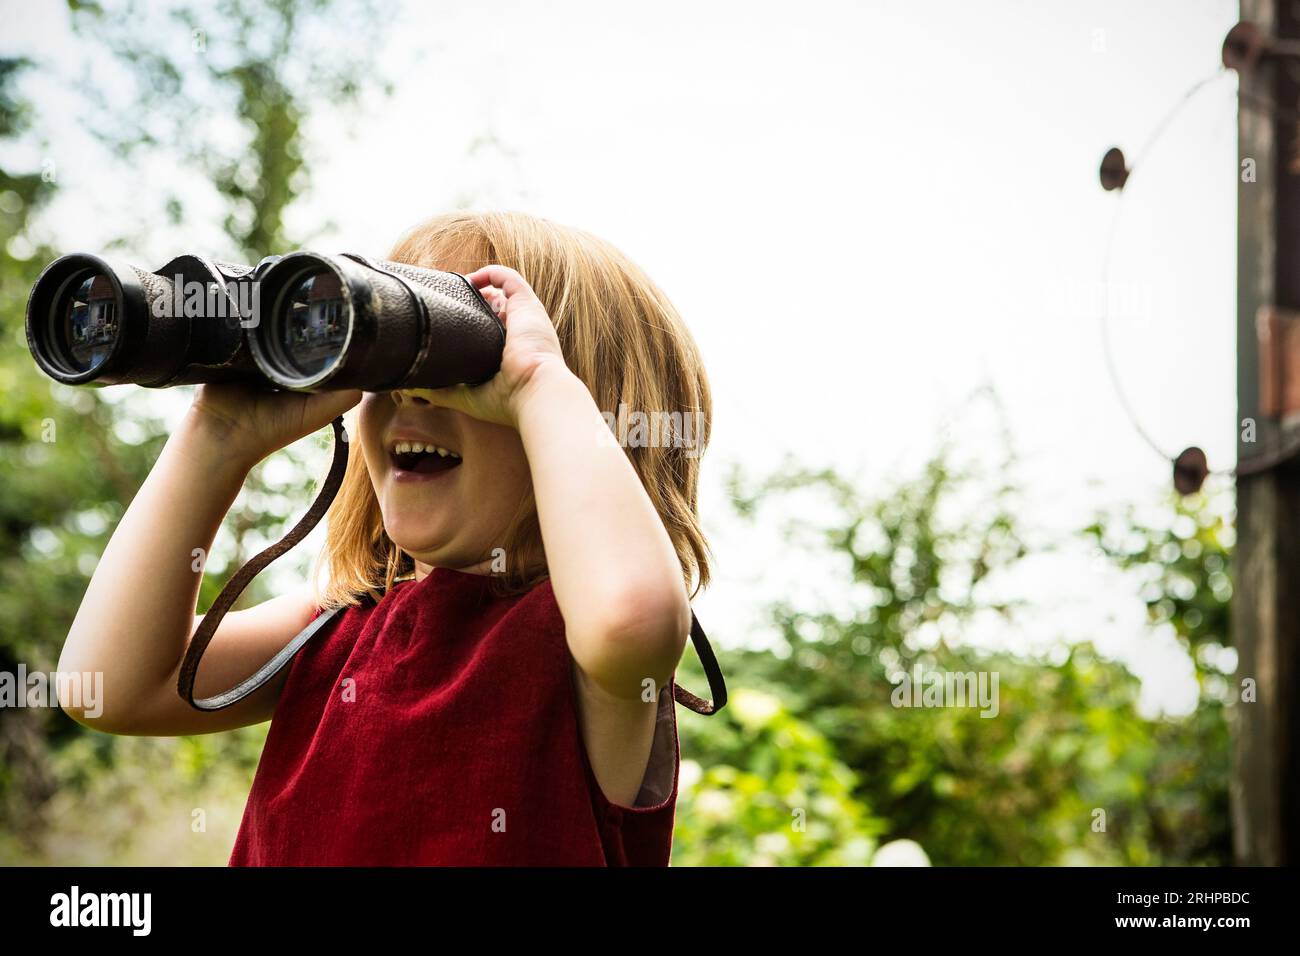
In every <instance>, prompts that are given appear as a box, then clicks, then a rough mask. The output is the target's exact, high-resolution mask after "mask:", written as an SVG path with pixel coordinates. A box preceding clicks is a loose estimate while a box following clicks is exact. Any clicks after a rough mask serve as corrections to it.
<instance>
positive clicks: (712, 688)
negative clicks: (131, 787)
mask: <svg viewBox="0 0 1300 956" xmlns="http://www.w3.org/2000/svg"><path fill="white" fill-rule="evenodd" d="M331 425H333V427H334V460H333V461H332V462H331V463H330V470H329V474H328V475H326V477H325V483H324V484H323V485H322V486H321V490H320V492H319V493H318V494H317V495H316V500H315V501H313V502H312V503H311V507H310V508H308V509H307V513H306V514H305V515H303V516H302V519H301V520H299V522H298V523H297V524H296V525H294V526H293V529H292V530H290V532H289V533H288V534H286V535H285V536H284V537H283V538H281V539H280V540H279V541H277V542H276V543H275V544H273V545H271V546H270V547H269V548H267V549H266V550H265V551H262V552H260V553H259V554H257V555H256V556H254V557H253V558H251V559H249V561H248V563H247V564H245V565H244V566H243V567H242V568H240V569H239V570H238V571H237V572H236V573H235V576H234V577H232V578H231V579H230V580H229V581H228V582H226V586H225V587H224V588H222V589H221V593H220V594H218V595H217V599H216V600H215V601H213V602H212V607H210V608H208V613H207V614H205V615H204V616H203V620H202V621H200V622H199V626H198V629H197V630H195V632H194V637H192V638H191V639H190V643H189V646H188V647H186V648H185V659H184V660H183V661H182V662H181V670H180V677H179V678H178V679H177V681H176V690H177V692H178V693H179V694H180V695H181V699H182V700H184V701H185V702H186V703H187V704H189V705H190V706H191V707H193V708H194V709H195V710H208V711H211V710H223V709H224V708H226V707H229V706H230V705H231V704H234V703H237V702H238V701H241V700H243V699H244V698H245V697H247V696H248V695H249V694H251V693H253V691H255V690H257V689H258V688H259V687H261V686H262V685H263V684H265V683H266V682H267V681H269V680H270V679H271V678H272V677H274V676H275V675H276V674H277V673H279V671H280V669H281V668H283V667H284V665H285V664H287V663H289V661H291V660H292V659H293V656H294V655H295V654H297V653H298V651H300V650H301V649H302V646H303V645H304V644H306V643H307V642H308V641H309V640H311V639H312V638H313V637H315V636H316V635H317V634H318V633H319V632H320V631H321V630H323V629H325V625H326V624H328V623H330V622H332V621H334V620H336V619H337V617H338V615H339V612H341V611H343V610H345V608H343V607H334V608H329V609H328V610H325V611H322V612H321V613H320V614H319V615H317V616H316V618H315V619H314V620H312V622H311V623H310V624H308V625H307V626H306V627H305V628H303V629H302V630H301V631H299V632H298V634H297V635H295V636H294V638H293V640H291V641H290V642H289V643H288V644H286V645H285V646H284V647H283V648H281V649H280V651H279V653H277V654H276V655H275V656H274V657H272V658H271V659H270V660H269V661H267V662H266V663H265V664H263V665H262V666H261V667H259V668H258V669H257V672H256V673H254V674H253V675H252V676H251V677H249V678H247V679H246V680H243V681H241V682H240V683H238V684H236V685H235V686H234V687H232V688H230V689H229V690H226V691H222V692H221V693H220V694H215V695H213V696H212V697H200V698H197V699H196V698H195V697H194V681H195V679H196V678H197V677H198V673H199V662H200V661H201V660H202V659H203V652H204V651H206V650H207V649H208V644H210V643H211V642H212V636H213V635H214V634H215V633H216V631H217V626H218V625H219V624H220V623H221V619H222V618H223V617H225V616H226V612H227V611H229V610H230V607H231V605H232V604H234V603H235V601H236V599H237V598H238V597H239V595H240V594H242V593H243V591H244V588H246V587H248V584H249V582H250V581H252V580H253V578H255V577H257V575H258V574H259V573H261V572H262V570H263V569H265V568H266V566H267V565H268V564H270V563H271V562H272V561H274V560H275V559H276V558H278V557H280V556H281V555H283V554H285V553H286V552H288V551H289V550H290V549H292V548H293V547H294V546H295V545H296V544H298V542H299V541H301V540H302V539H303V538H305V537H306V536H307V535H308V534H309V533H310V532H311V530H312V529H313V528H314V527H316V525H317V524H319V523H320V519H321V518H323V517H324V516H325V512H326V510H327V509H328V508H329V506H330V504H331V503H332V502H333V501H334V496H335V495H336V494H337V493H338V490H339V486H340V485H341V484H342V483H343V472H344V471H345V470H346V469H347V464H348V451H347V442H348V435H347V432H346V431H344V430H343V417H342V416H339V417H338V418H336V419H334V421H333V422H331ZM691 644H692V645H694V647H695V653H696V654H697V655H698V656H699V658H700V664H701V666H703V668H704V674H705V676H706V677H707V678H708V681H709V693H710V694H712V695H713V699H712V700H704V699H703V698H700V697H696V696H695V695H694V694H692V693H691V692H690V691H688V690H687V689H686V688H684V687H681V686H680V685H674V697H675V698H676V700H677V702H678V703H679V704H681V705H682V706H684V707H687V708H689V709H690V710H693V711H695V713H697V714H703V715H705V716H706V717H707V716H711V715H713V714H716V713H717V712H718V711H719V710H721V709H722V708H723V707H724V706H726V703H727V685H726V682H725V681H724V680H723V678H722V669H721V668H720V667H719V666H718V659H717V657H715V656H714V654H713V648H712V647H710V646H709V639H708V638H707V637H706V636H705V634H704V628H702V627H700V622H699V621H698V620H697V619H696V617H695V612H694V611H691Z"/></svg>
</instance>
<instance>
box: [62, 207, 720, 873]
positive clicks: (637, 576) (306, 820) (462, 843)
mask: <svg viewBox="0 0 1300 956" xmlns="http://www.w3.org/2000/svg"><path fill="white" fill-rule="evenodd" d="M389 258H390V259H392V260H394V261H400V262H406V263H410V264H412V265H416V266H423V267H426V268H433V269H441V270H444V271H452V272H460V273H462V274H464V275H466V276H467V277H468V278H469V280H470V281H471V282H472V283H473V284H474V286H475V287H476V288H478V289H479V290H480V291H481V292H482V293H483V295H484V297H485V299H486V300H487V301H488V302H489V303H490V304H492V306H493V307H494V308H495V309H496V310H497V312H498V315H499V317H500V318H501V319H502V321H503V323H504V324H505V327H506V341H505V349H504V353H503V358H502V363H501V369H500V371H499V373H498V374H497V375H496V376H495V377H494V378H492V379H491V380H490V381H488V382H486V383H485V384H482V385H478V386H472V387H471V386H464V385H462V386H455V387H452V388H446V389H437V390H427V389H410V390H402V391H394V392H380V393H364V394H362V393H360V392H346V393H339V392H334V393H328V392H327V393H320V394H315V395H307V394H293V393H271V392H268V391H265V390H257V389H252V388H245V387H243V386H235V385H225V386H213V385H208V386H201V387H200V388H199V390H198V394H197V396H196V398H195V400H194V403H193V405H192V407H191V409H190V410H189V412H188V413H187V416H186V418H185V419H184V421H183V423H182V424H181V426H180V427H179V428H178V429H177V430H176V431H175V432H174V433H173V434H172V435H171V436H170V438H169V440H168V442H167V444H166V446H165V447H164V449H163V452H162V454H161V455H160V457H159V460H158V462H157V463H156V465H155V466H154V469H153V471H152V472H151V473H150V475H149V477H148V479H147V480H146V481H145V483H144V485H143V486H142V487H141V489H140V492H139V494H138V495H137V496H136V498H135V500H134V501H133V502H132V503H131V506H130V508H129V509H128V510H127V512H126V514H125V515H124V516H123V518H122V520H121V522H120V524H119V525H118V527H117V529H116V531H115V532H114V534H113V537H112V539H111V540H110V542H109V544H108V547H107V549H106V550H105V552H104V555H103V558H102V560H101V561H100V562H99V565H98V567H97V569H96V571H95V574H94V576H93V578H92V580H91V582H90V586H89V588H88V589H87V592H86V596H85V598H84V600H83V601H82V604H81V607H80V609H79V611H78V613H77V617H76V619H75V621H74V623H73V626H72V630H71V632H70V633H69V635H68V639H67V642H66V644H65V645H64V648H63V654H62V657H61V659H60V662H59V669H60V670H68V671H78V672H84V671H100V672H102V673H103V675H104V693H103V709H102V714H101V715H100V716H99V717H98V718H91V717H89V716H87V715H86V714H85V713H84V711H83V712H79V711H77V710H76V709H75V708H69V710H68V712H69V713H70V714H71V715H72V716H73V717H74V718H75V719H77V720H78V721H80V722H81V723H83V724H85V725H86V726H88V727H93V728H95V729H98V730H103V731H107V732H109V733H119V734H149V735H173V734H195V733H210V732H214V731H221V730H228V729H230V728H233V727H239V726H243V725H247V724H254V723H258V722H260V721H264V720H267V719H269V718H272V717H273V718H274V719H273V720H272V723H271V728H270V731H269V733H268V736H267V741H266V748H265V750H264V752H263V754H262V759H261V762H260V764H259V766H258V770H257V776H256V779H255V780H254V783H253V788H252V792H251V794H250V795H249V799H248V804H247V807H246V808H245V812H244V818H243V822H242V824H241V827H240V830H239V834H238V837H237V839H236V843H235V847H234V851H233V853H232V855H231V858H230V863H231V864H232V865H424V864H436V865H628V864H630V865H667V863H668V859H669V851H670V848H671V843H672V824H673V814H674V807H675V802H676V798H677V786H678V770H679V763H680V757H679V751H678V741H677V725H676V714H675V707H674V699H673V692H674V686H675V685H674V681H673V678H674V673H675V670H676V667H677V664H678V662H679V660H680V658H681V654H682V651H683V649H684V646H685V642H686V638H687V635H688V633H689V631H690V627H691V614H690V605H689V600H690V598H691V597H692V596H693V595H694V593H695V592H696V591H698V590H699V588H700V587H702V586H704V585H705V584H706V583H707V582H708V578H709V569H708V557H707V546H706V544H705V540H704V537H703V535H702V533H701V529H700V524H699V519H698V516H697V500H696V489H697V483H698V475H699V471H698V469H699V454H700V452H701V451H702V449H703V446H704V444H705V443H706V442H707V439H708V423H709V418H710V414H711V401H710V395H709V386H708V381H707V379H706V377H705V374H704V369H703V367H702V365H701V361H700V356H699V353H698V351H697V349H696V346H695V344H694V342H693V340H692V339H691V336H690V334H689V333H688V331H687V330H686V327H685V325H684V324H683V322H682V320H681V318H680V316H679V315H678V313H677V312H676V310H675V309H674V308H673V306H672V304H671V303H670V302H669V301H668V299H667V298H666V297H665V296H664V294H663V293H662V292H661V291H660V290H659V289H658V288H657V287H656V286H655V284H654V283H653V282H652V281H651V280H650V279H649V278H648V277H647V276H646V274H645V273H644V272H642V271H641V270H640V269H639V268H638V267H637V266H636V265H634V264H633V263H632V262H631V261H629V260H628V259H627V258H626V257H625V256H624V255H622V254H621V253H620V252H618V251H617V250H616V249H614V248H613V247H611V246H610V245H609V244H608V243H605V242H603V241H601V240H599V239H597V238H595V237H593V236H591V235H590V234H588V233H586V232H583V231H580V230H577V229H572V228H568V227H564V226H560V225H557V224H555V223H552V222H549V221H547V220H543V219H539V218H535V217H531V216H527V215H523V214H518V213H483V214H473V213H452V214H448V215H443V216H439V217H436V218H434V219H432V220H431V221H429V222H427V223H425V224H424V225H422V226H420V227H418V228H417V229H415V230H414V231H412V232H411V233H410V234H409V235H408V236H406V237H405V238H404V239H403V240H402V241H401V242H399V243H398V245H397V247H396V248H395V249H393V251H392V253H391V255H390V256H389ZM354 406H356V411H355V417H354V419H353V420H352V421H350V422H349V428H348V432H349V435H350V436H351V441H350V442H349V446H348V464H347V471H346V475H345V477H344V481H343V486H342V488H341V490H340V492H339V495H338V497H337V498H336V499H335V501H334V503H333V505H332V506H331V508H330V510H329V512H328V514H327V521H328V528H327V538H326V544H325V549H324V553H323V555H322V558H323V561H322V562H321V565H322V566H323V567H324V568H325V569H327V570H328V580H327V583H326V585H325V586H324V587H323V588H320V587H318V586H315V585H307V586H304V587H303V588H302V589H301V590H300V591H297V592H295V593H290V594H285V595H282V596H280V597H277V598H274V599H272V600H269V601H266V602H265V603H263V604H260V605H258V606H256V607H253V608H249V609H246V610H242V611H238V612H233V613H231V614H228V615H227V616H226V617H225V618H224V619H223V620H222V621H221V623H220V625H219V627H218V628H217V631H216V634H215V636H214V638H213V640H212V643H211V645H210V646H209V648H208V650H207V654H206V657H205V658H204V666H203V667H202V668H201V672H200V674H199V678H198V682H197V685H196V688H195V693H196V694H197V695H198V696H205V695H208V694H212V693H216V692H219V691H222V690H225V689H226V688H228V687H231V686H232V685H234V684H236V683H238V682H239V681H241V680H243V679H244V678H246V677H247V676H248V675H250V674H251V673H252V672H253V671H255V670H256V669H257V668H258V667H259V666H260V665H261V664H262V663H263V662H265V661H267V660H269V659H270V658H271V657H272V656H273V655H274V654H275V653H276V652H277V651H278V650H280V649H281V648H282V647H284V646H285V645H286V644H287V643H288V642H289V640H290V639H291V638H292V637H293V636H294V635H296V634H297V633H298V632H299V631H300V630H302V629H303V628H304V627H305V626H306V625H307V624H308V623H310V622H311V621H312V620H313V619H314V618H315V617H316V616H317V615H318V614H319V613H321V611H322V610H324V609H326V608H333V607H339V606H345V607H346V609H345V610H344V611H342V612H341V613H340V614H339V616H338V618H337V619H336V620H335V622H334V623H333V625H332V626H331V628H330V629H329V630H328V631H326V632H323V633H322V634H321V635H318V636H316V637H314V638H313V639H312V640H311V641H309V642H308V643H307V644H306V645H305V647H304V648H303V649H302V650H301V651H300V652H299V653H298V655H297V657H296V658H295V659H294V660H293V662H292V665H291V666H290V667H287V668H284V669H283V670H282V671H281V672H280V673H279V674H277V675H276V677H275V678H274V679H273V680H271V681H269V682H268V683H267V684H266V685H265V686H263V687H261V688H260V689H259V690H257V691H256V692H254V693H253V694H251V695H249V696H248V697H246V698H245V699H243V700H241V701H240V702H238V703H237V704H234V705H233V706H230V707H228V708H226V709H224V710H218V711H212V712H202V711H198V710H195V709H193V708H191V707H190V706H189V705H188V704H187V703H186V702H185V701H183V700H182V699H181V698H180V697H179V695H178V694H177V690H176V683H177V675H178V669H179V667H180V662H181V659H182V656H183V653H184V651H185V648H186V645H187V642H188V640H189V638H190V636H191V635H192V634H193V633H194V630H195V628H196V626H197V623H198V620H197V619H196V618H195V617H194V611H195V604H196V600H197V593H198V586H199V581H200V578H201V577H202V573H201V571H199V573H196V572H195V559H194V557H193V555H194V554H195V551H194V549H196V548H201V549H203V550H202V553H204V554H206V553H207V550H208V549H209V548H210V546H211V543H212V539H213V537H214V535H215V533H216V531H217V529H218V527H219V525H220V523H221V520H222V518H223V516H224V515H225V514H226V512H227V511H228V510H229V508H230V506H231V504H232V503H233V501H234V499H235V496H236V494H237V493H238V491H239V489H240V486H241V485H242V483H243V481H244V479H245V477H246V476H247V474H248V471H249V469H250V468H251V467H252V466H253V465H254V464H256V463H257V462H258V461H260V460H261V459H262V458H264V457H265V456H267V455H268V454H270V453H271V452H273V451H275V450H276V449H278V448H281V447H283V446H284V445H287V444H289V443H290V442H292V441H295V440H297V439H299V438H301V437H303V436H305V435H308V434H310V433H312V432H314V431H316V430H317V429H319V428H321V427H323V426H325V425H326V424H328V423H329V422H330V420H331V419H333V418H334V417H335V416H337V415H339V414H341V413H343V412H344V411H345V410H348V409H350V408H353V407H354ZM620 406H626V408H627V409H631V410H634V411H636V410H639V411H642V412H645V413H647V414H651V413H654V414H659V413H673V412H680V413H681V414H682V415H687V416H690V417H691V420H692V421H693V422H698V423H701V424H699V425H698V426H697V427H696V428H695V429H694V432H693V435H692V436H691V438H692V440H691V441H690V442H677V441H658V442H652V443H628V444H635V445H637V447H622V445H621V444H620V442H619V441H617V440H616V438H615V435H614V433H613V432H611V430H610V427H609V425H608V422H607V419H606V418H603V417H602V415H601V412H602V411H606V412H612V413H615V414H617V413H618V411H619V409H620ZM318 570H319V568H318ZM317 580H319V577H318V578H317Z"/></svg>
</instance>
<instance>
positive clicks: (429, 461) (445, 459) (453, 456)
mask: <svg viewBox="0 0 1300 956" xmlns="http://www.w3.org/2000/svg"><path fill="white" fill-rule="evenodd" d="M388 457H389V460H390V461H392V463H393V467H395V468H396V469H397V470H398V471H399V472H409V473H411V474H416V475H436V474H439V473H440V472H444V471H451V470H452V469H453V468H457V467H459V466H460V461H461V459H460V455H458V454H457V453H456V452H454V451H452V450H450V449H448V448H442V447H441V446H438V445H428V444H425V443H423V442H418V441H399V442H394V443H393V445H392V447H390V448H389V451H388Z"/></svg>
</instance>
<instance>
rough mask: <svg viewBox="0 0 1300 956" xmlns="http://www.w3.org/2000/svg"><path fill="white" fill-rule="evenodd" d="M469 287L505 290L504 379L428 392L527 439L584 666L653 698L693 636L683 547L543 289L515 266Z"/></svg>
mask: <svg viewBox="0 0 1300 956" xmlns="http://www.w3.org/2000/svg"><path fill="white" fill-rule="evenodd" d="M468 278H469V280H470V282H471V283H473V284H474V285H475V286H476V287H478V288H482V287H484V286H486V285H488V284H491V285H493V286H495V287H496V288H498V289H500V290H502V292H503V293H504V313H505V314H504V316H503V321H504V322H505V324H506V344H505V352H504V355H503V357H502V362H501V371H500V373H499V374H498V375H497V376H496V377H495V378H493V379H492V380H491V381H489V382H487V383H486V384H484V385H480V386H454V387H452V388H447V389H436V390H432V391H423V392H421V394H425V395H429V396H430V397H431V398H432V399H433V401H434V402H435V403H437V404H441V405H446V406H449V407H452V408H457V409H460V410H461V411H464V412H465V413H466V414H469V415H472V416H474V417H476V418H480V419H484V420H487V421H495V422H498V423H501V424H509V425H511V426H513V427H515V428H517V429H518V430H519V434H520V436H521V438H522V440H523V444H524V450H525V453H526V454H527V457H528V465H529V470H530V471H531V473H532V480H533V490H534V495H535V498H536V501H537V513H538V519H539V521H540V524H541V530H542V539H543V544H544V546H545V549H546V559H547V564H548V565H549V568H550V574H551V584H552V587H553V589H554V591H555V600H556V603H557V604H558V605H559V607H560V612H561V614H562V615H563V616H564V624H565V631H566V634H567V638H568V643H569V649H570V651H571V653H572V655H573V658H574V660H575V661H576V663H577V665H578V667H579V668H580V669H581V671H582V676H583V677H584V678H585V679H586V681H587V682H590V683H594V685H596V688H597V689H598V690H599V691H600V692H601V693H602V694H603V695H605V696H606V697H607V698H610V699H611V703H612V702H613V701H627V702H631V701H643V700H644V699H645V698H644V691H645V686H644V683H643V682H644V681H645V680H646V679H647V678H650V679H652V680H653V681H654V682H655V687H656V689H657V688H659V687H661V686H662V685H664V684H666V683H667V682H668V680H669V679H670V678H671V676H672V674H673V671H674V670H675V669H676V667H677V664H678V662H679V661H680V660H681V655H682V650H683V649H684V647H685V645H686V639H687V636H688V634H689V632H690V626H691V616H690V603H689V598H688V595H687V593H686V584H685V582H684V580H683V578H682V570H681V564H680V562H679V561H678V558H677V553H676V551H675V549H674V548H673V544H672V539H671V538H669V536H668V532H667V530H666V529H665V528H664V525H663V522H662V521H661V520H660V518H659V514H658V512H656V510H655V508H654V505H653V504H652V503H651V501H650V499H649V497H648V496H647V495H646V493H645V489H644V488H643V487H642V486H641V481H640V479H639V477H638V476H637V473H636V470H635V469H634V468H633V467H632V463H631V462H630V461H629V460H628V457H627V453H626V452H625V451H624V450H623V449H622V448H621V447H619V445H618V443H617V442H616V441H614V440H613V436H612V435H611V433H610V430H609V427H608V426H607V425H606V424H605V421H604V419H603V418H601V415H600V410H599V409H598V408H597V407H596V402H595V400H594V399H593V398H592V396H591V392H590V391H588V389H587V387H586V385H584V384H583V382H582V380H581V379H579V378H578V377H577V376H576V375H574V374H573V373H572V372H571V371H570V370H569V368H568V367H567V366H566V365H565V363H564V357H563V354H562V352H561V350H560V343H559V339H558V338H557V337H556V334H555V327H554V325H553V324H552V322H551V319H550V317H549V316H548V315H547V314H546V309H545V307H544V306H543V305H542V303H541V301H540V300H538V298H537V296H536V294H535V293H534V292H533V290H532V288H531V287H529V285H528V284H527V282H525V281H524V279H523V277H522V276H521V275H520V274H519V273H518V272H516V271H515V270H513V269H509V268H506V267H503V266H496V265H491V266H486V267H485V268H483V269H480V270H478V271H477V272H475V273H472V274H471V275H469V276H468ZM509 558H510V556H509V555H507V560H509ZM642 710H644V708H642ZM653 710H654V708H650V710H649V713H650V715H651V716H650V719H652V718H653ZM638 719H645V718H638Z"/></svg>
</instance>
